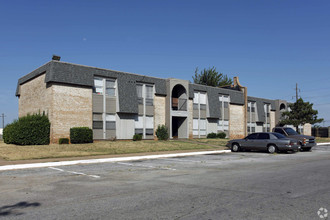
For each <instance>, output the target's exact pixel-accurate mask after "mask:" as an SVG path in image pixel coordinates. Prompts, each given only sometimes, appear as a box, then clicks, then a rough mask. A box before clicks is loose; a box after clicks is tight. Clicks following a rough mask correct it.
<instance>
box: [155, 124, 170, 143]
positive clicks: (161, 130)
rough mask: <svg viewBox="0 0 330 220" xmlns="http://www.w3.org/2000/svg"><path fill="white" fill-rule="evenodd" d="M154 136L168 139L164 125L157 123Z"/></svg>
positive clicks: (159, 138)
mask: <svg viewBox="0 0 330 220" xmlns="http://www.w3.org/2000/svg"><path fill="white" fill-rule="evenodd" d="M156 136H157V138H158V140H167V139H168V131H167V127H166V126H165V125H158V127H157V130H156Z"/></svg>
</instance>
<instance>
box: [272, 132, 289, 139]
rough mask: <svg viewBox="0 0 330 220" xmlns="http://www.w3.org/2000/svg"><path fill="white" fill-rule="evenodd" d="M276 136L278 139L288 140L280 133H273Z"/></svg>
mask: <svg viewBox="0 0 330 220" xmlns="http://www.w3.org/2000/svg"><path fill="white" fill-rule="evenodd" d="M273 135H274V136H276V137H277V138H278V139H282V138H286V137H285V136H284V135H283V134H279V133H273Z"/></svg>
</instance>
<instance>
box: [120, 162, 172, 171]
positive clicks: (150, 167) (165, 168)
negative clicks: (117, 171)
mask: <svg viewBox="0 0 330 220" xmlns="http://www.w3.org/2000/svg"><path fill="white" fill-rule="evenodd" d="M117 164H121V165H126V166H132V167H144V168H149V169H162V170H176V169H173V168H168V167H154V166H146V165H140V164H139V165H138V164H131V163H122V162H118V163H117Z"/></svg>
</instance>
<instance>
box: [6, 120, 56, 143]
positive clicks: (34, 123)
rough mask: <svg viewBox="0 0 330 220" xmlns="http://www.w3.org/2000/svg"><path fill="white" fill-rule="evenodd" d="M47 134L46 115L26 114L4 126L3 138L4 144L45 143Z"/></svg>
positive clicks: (47, 137)
mask: <svg viewBox="0 0 330 220" xmlns="http://www.w3.org/2000/svg"><path fill="white" fill-rule="evenodd" d="M49 134H50V122H49V120H48V117H47V116H46V115H41V114H35V115H27V116H24V117H21V118H19V119H18V120H15V121H14V122H13V123H11V124H8V125H7V126H6V127H5V128H4V130H3V140H4V142H5V143H6V144H16V145H47V144H49Z"/></svg>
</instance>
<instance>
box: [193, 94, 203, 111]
mask: <svg viewBox="0 0 330 220" xmlns="http://www.w3.org/2000/svg"><path fill="white" fill-rule="evenodd" d="M198 105H199V106H200V109H201V110H205V109H206V92H194V109H198Z"/></svg>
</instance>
